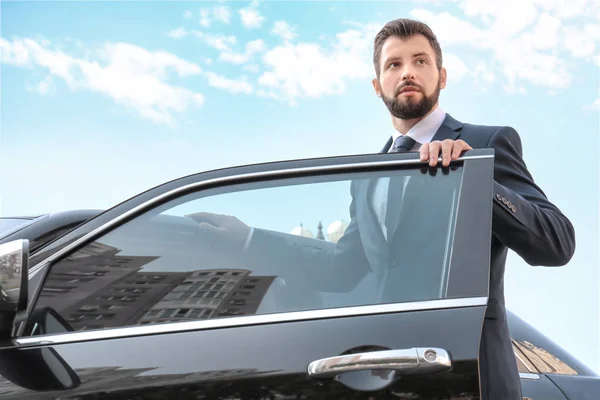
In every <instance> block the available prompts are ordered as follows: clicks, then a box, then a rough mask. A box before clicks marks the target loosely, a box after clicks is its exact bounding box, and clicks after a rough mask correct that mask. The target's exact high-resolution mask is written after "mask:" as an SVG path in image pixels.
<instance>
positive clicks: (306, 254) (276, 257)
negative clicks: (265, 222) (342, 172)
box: [246, 182, 369, 292]
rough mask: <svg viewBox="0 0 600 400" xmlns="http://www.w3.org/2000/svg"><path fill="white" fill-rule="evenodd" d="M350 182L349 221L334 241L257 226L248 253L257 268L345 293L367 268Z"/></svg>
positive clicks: (363, 274) (361, 276) (353, 285)
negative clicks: (340, 235)
mask: <svg viewBox="0 0 600 400" xmlns="http://www.w3.org/2000/svg"><path fill="white" fill-rule="evenodd" d="M353 188H354V182H352V184H351V192H352V201H351V203H350V218H351V220H350V224H349V225H348V227H347V228H346V231H345V233H344V235H343V236H342V237H341V238H340V240H339V241H338V242H337V244H335V243H331V242H326V241H324V240H318V239H308V238H303V237H298V236H295V235H291V234H285V233H280V232H273V231H269V230H264V229H258V228H256V229H255V230H254V233H253V235H252V238H251V240H250V243H249V246H248V249H247V253H246V254H247V255H248V257H249V259H250V260H251V262H253V263H255V264H256V265H257V269H259V270H260V271H261V274H262V273H263V270H266V271H269V272H270V273H273V274H275V275H279V276H284V277H294V278H299V279H307V280H309V281H310V282H311V284H312V285H314V286H317V287H318V288H319V289H321V290H325V291H332V292H346V291H349V290H351V289H353V288H354V287H355V286H356V285H357V284H358V283H359V282H360V280H361V279H362V278H363V277H364V276H365V275H366V273H367V272H368V270H369V264H368V262H367V259H366V257H365V254H364V250H363V247H362V244H361V240H360V234H359V231H358V224H357V221H356V218H355V200H354V189H353Z"/></svg>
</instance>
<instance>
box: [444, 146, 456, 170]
mask: <svg viewBox="0 0 600 400" xmlns="http://www.w3.org/2000/svg"><path fill="white" fill-rule="evenodd" d="M455 145H456V144H455V142H454V141H452V140H444V141H443V142H442V166H444V167H447V166H448V165H450V158H451V157H452V149H453V147H455Z"/></svg>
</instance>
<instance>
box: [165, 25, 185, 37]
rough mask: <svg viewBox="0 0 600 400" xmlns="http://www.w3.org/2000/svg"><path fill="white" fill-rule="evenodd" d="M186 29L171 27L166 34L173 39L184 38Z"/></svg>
mask: <svg viewBox="0 0 600 400" xmlns="http://www.w3.org/2000/svg"><path fill="white" fill-rule="evenodd" d="M188 34H189V33H188V31H186V30H185V28H181V27H179V28H176V29H172V30H170V31H169V32H168V33H167V36H169V37H171V38H173V39H181V38H184V37H186V36H187V35H188Z"/></svg>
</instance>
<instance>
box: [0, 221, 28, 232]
mask: <svg viewBox="0 0 600 400" xmlns="http://www.w3.org/2000/svg"><path fill="white" fill-rule="evenodd" d="M29 223H31V220H30V219H25V218H0V235H4V234H5V233H7V232H8V231H13V230H15V229H17V228H22V227H23V226H25V225H27V224H29Z"/></svg>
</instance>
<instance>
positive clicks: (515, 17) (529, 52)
mask: <svg viewBox="0 0 600 400" xmlns="http://www.w3.org/2000/svg"><path fill="white" fill-rule="evenodd" d="M458 3H459V8H460V9H461V10H462V11H463V13H464V16H455V15H452V14H450V13H449V12H439V13H436V12H432V11H430V10H428V9H424V8H417V9H415V10H413V11H412V12H411V15H412V16H413V17H414V18H416V19H419V20H422V21H424V22H426V23H427V24H429V25H430V26H431V28H432V29H433V31H434V32H435V33H436V35H437V37H438V39H439V41H440V44H441V45H442V49H443V50H444V51H445V52H446V51H447V50H448V49H451V51H456V50H455V48H457V47H462V48H463V49H465V50H466V51H467V52H468V51H472V49H477V50H480V51H481V52H482V53H481V55H482V56H483V54H488V55H489V57H488V62H487V63H486V64H484V65H482V64H478V65H477V66H476V67H475V68H474V69H473V68H471V70H470V71H469V73H470V74H473V75H474V76H475V77H476V78H478V79H483V81H491V80H495V79H496V77H497V75H496V72H499V75H500V76H502V80H503V83H504V87H505V88H506V90H508V91H510V92H523V91H524V90H525V87H524V86H523V85H526V84H532V85H535V86H539V87H545V88H547V89H548V90H550V91H553V90H559V89H564V88H566V87H568V86H569V85H570V84H571V83H572V82H573V80H574V76H575V73H576V72H575V71H574V68H575V66H576V64H575V63H574V62H572V60H570V59H569V55H571V56H573V57H579V58H586V59H590V58H591V57H592V56H593V55H594V53H595V50H596V44H597V43H598V42H599V41H600V26H599V25H598V24H596V23H595V24H587V25H584V24H581V23H580V22H579V21H578V22H577V23H573V24H570V21H568V18H575V17H577V18H585V17H589V16H590V15H598V14H597V13H596V14H589V13H590V12H591V11H593V10H596V11H600V8H599V7H598V5H594V4H593V3H594V2H593V0H592V1H590V0H574V1H573V2H572V3H573V5H572V7H571V6H565V4H568V3H570V2H565V1H564V0H557V1H555V0H550V1H547V0H530V1H521V0H518V1H516V0H507V1H502V2H494V1H479V0H463V1H458ZM477 20H479V21H477ZM477 22H479V23H477ZM580 25H581V26H580ZM483 71H489V72H487V73H484V72H483ZM451 72H452V71H449V73H451ZM461 73H464V71H462V72H461Z"/></svg>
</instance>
